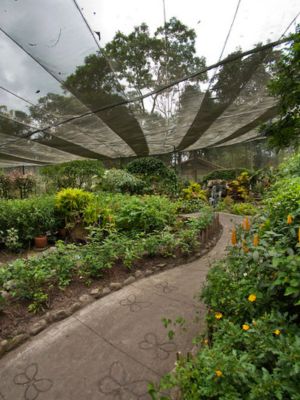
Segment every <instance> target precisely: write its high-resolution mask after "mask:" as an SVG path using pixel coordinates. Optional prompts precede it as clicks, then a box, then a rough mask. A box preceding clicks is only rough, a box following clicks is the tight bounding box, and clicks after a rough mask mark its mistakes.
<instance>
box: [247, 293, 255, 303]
mask: <svg viewBox="0 0 300 400" xmlns="http://www.w3.org/2000/svg"><path fill="white" fill-rule="evenodd" d="M248 300H249V301H250V302H251V303H254V302H255V301H256V294H253V293H251V294H250V295H249V296H248Z"/></svg>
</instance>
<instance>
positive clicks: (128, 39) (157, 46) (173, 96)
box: [104, 17, 206, 118]
mask: <svg viewBox="0 0 300 400" xmlns="http://www.w3.org/2000/svg"><path fill="white" fill-rule="evenodd" d="M195 41H196V33H195V31H194V30H193V29H189V28H188V27H187V26H186V25H184V24H183V23H182V22H180V21H179V20H178V19H177V18H175V17H173V18H171V19H170V20H169V21H168V22H166V23H165V24H164V26H161V27H158V28H157V29H156V31H155V33H154V35H153V36H151V34H150V31H149V27H148V26H147V25H146V24H145V23H143V24H141V25H140V26H138V27H135V28H134V30H133V32H131V33H130V34H129V35H125V34H123V33H122V32H117V34H116V35H115V37H114V39H113V40H112V41H111V42H110V43H108V44H107V45H106V47H105V51H104V53H105V55H106V56H107V58H109V59H110V60H111V64H112V65H113V67H114V69H115V72H116V76H117V77H118V79H119V80H120V81H123V82H126V84H127V86H128V94H129V95H134V96H137V95H138V96H141V95H142V94H144V93H145V92H146V91H147V92H149V91H153V90H157V89H159V88H161V87H162V86H164V85H166V84H168V83H169V82H171V81H174V80H176V79H178V78H180V77H184V76H186V75H189V74H191V73H194V72H196V71H198V70H200V69H201V68H204V67H205V59H204V58H203V57H197V56H196V55H195V53H196V49H195ZM205 79H206V74H203V75H202V76H199V77H198V78H197V79H195V80H194V82H195V84H196V83H197V82H199V81H204V80H205ZM186 85H187V84H182V85H175V86H173V87H172V88H169V89H167V90H165V91H164V92H162V93H159V94H154V95H153V96H152V105H151V108H150V109H149V110H148V111H147V110H146V107H145V104H144V102H143V100H141V102H140V104H139V105H138V108H139V111H140V112H143V113H145V112H149V113H151V114H153V113H155V112H158V113H159V114H161V115H163V116H164V117H166V118H167V117H170V116H171V115H172V113H173V111H174V110H173V109H174V107H175V106H176V105H177V103H178V99H179V97H180V95H181V94H182V92H183V91H184V89H185V87H186Z"/></svg>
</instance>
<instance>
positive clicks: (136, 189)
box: [100, 169, 145, 194]
mask: <svg viewBox="0 0 300 400" xmlns="http://www.w3.org/2000/svg"><path fill="white" fill-rule="evenodd" d="M100 187H101V188H102V189H103V190H106V191H108V192H115V193H130V194H141V193H143V191H144V189H145V183H144V181H143V180H142V179H139V178H137V177H136V176H134V175H133V174H131V173H129V172H127V171H124V170H122V169H109V170H106V171H105V173H104V175H103V178H102V181H101V184H100Z"/></svg>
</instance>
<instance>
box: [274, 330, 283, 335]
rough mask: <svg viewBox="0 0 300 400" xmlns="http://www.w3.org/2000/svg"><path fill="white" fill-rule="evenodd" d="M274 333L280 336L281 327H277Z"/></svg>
mask: <svg viewBox="0 0 300 400" xmlns="http://www.w3.org/2000/svg"><path fill="white" fill-rule="evenodd" d="M273 333H274V335H277V336H279V335H280V334H281V331H280V330H279V329H275V331H274V332H273Z"/></svg>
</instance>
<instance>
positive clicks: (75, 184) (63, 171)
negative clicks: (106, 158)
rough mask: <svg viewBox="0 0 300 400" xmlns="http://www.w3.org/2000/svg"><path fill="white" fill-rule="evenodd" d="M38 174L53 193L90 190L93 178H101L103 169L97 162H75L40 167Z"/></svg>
mask: <svg viewBox="0 0 300 400" xmlns="http://www.w3.org/2000/svg"><path fill="white" fill-rule="evenodd" d="M40 173H41V175H42V176H43V177H44V178H45V179H46V181H47V184H48V186H50V187H52V190H54V191H56V190H61V189H63V188H81V189H86V190H91V188H92V185H93V177H94V176H97V177H101V176H102V175H103V173H104V169H103V165H102V163H101V161H99V160H75V161H69V162H66V163H62V164H56V165H50V166H47V167H42V168H41V169H40Z"/></svg>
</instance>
